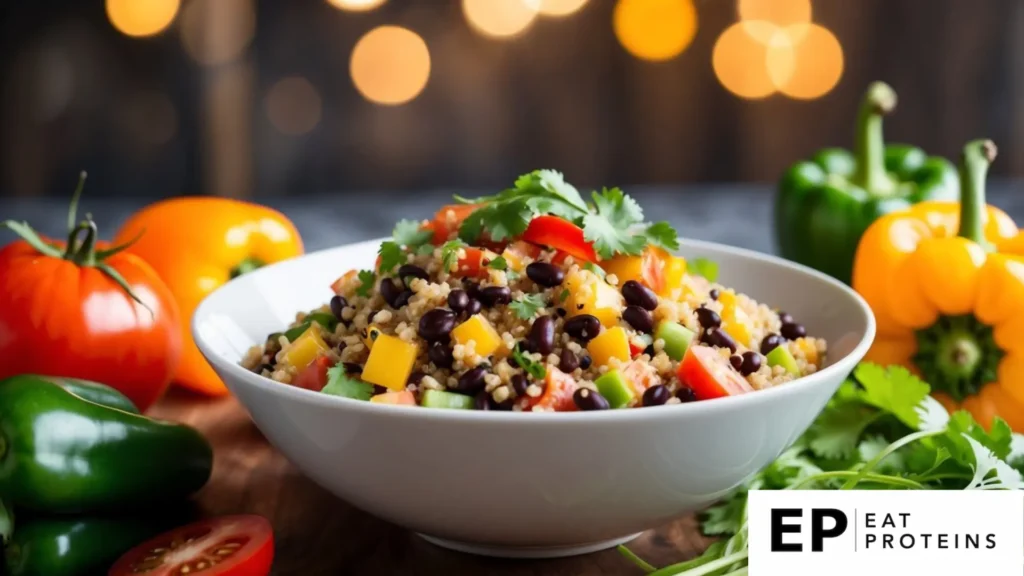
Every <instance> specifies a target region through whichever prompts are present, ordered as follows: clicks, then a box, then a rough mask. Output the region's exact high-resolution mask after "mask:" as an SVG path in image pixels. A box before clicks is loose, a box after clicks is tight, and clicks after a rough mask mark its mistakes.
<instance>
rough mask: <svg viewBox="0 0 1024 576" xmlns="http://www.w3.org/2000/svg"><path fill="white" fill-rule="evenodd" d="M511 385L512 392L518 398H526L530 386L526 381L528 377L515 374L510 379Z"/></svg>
mask: <svg viewBox="0 0 1024 576" xmlns="http://www.w3.org/2000/svg"><path fill="white" fill-rule="evenodd" d="M509 383H510V384H512V390H514V391H515V393H516V397H519V396H526V387H527V386H529V385H530V383H529V382H527V380H526V376H523V375H522V374H515V375H513V376H512V378H510V379H509Z"/></svg>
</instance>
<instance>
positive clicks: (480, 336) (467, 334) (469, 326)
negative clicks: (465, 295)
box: [452, 314, 501, 356]
mask: <svg viewBox="0 0 1024 576" xmlns="http://www.w3.org/2000/svg"><path fill="white" fill-rule="evenodd" d="M452 338H453V339H454V340H455V342H457V343H459V344H462V345H463V346H465V345H467V344H469V343H470V342H471V341H472V342H473V343H474V344H473V346H474V348H473V350H474V351H475V352H476V353H477V355H479V356H490V355H491V354H493V353H494V351H495V350H497V349H498V347H499V346H501V336H498V331H497V330H495V329H494V326H491V323H490V322H488V321H487V318H484V317H483V315H482V314H474V315H473V316H471V317H470V318H469V319H468V320H466V321H465V322H463V323H462V324H459V325H458V326H456V327H455V329H453V330H452Z"/></svg>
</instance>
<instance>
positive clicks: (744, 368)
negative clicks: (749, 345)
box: [739, 351, 761, 376]
mask: <svg viewBox="0 0 1024 576" xmlns="http://www.w3.org/2000/svg"><path fill="white" fill-rule="evenodd" d="M760 368H761V355H760V354H758V353H757V352H749V351H748V352H744V353H743V364H742V365H741V366H740V367H739V371H740V374H743V375H744V376H747V375H750V374H753V373H754V372H757V371H758V370H759V369H760Z"/></svg>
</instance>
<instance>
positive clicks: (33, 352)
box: [0, 220, 182, 411]
mask: <svg viewBox="0 0 1024 576" xmlns="http://www.w3.org/2000/svg"><path fill="white" fill-rule="evenodd" d="M83 231H84V232H85V238H81V236H82V234H78V233H79V232H83ZM75 233H76V234H78V236H79V237H78V238H76V239H75V242H74V245H75V246H77V247H78V249H77V251H76V253H75V254H72V255H67V254H65V252H66V251H65V248H64V243H60V242H48V241H47V240H45V239H43V242H44V243H45V244H46V245H45V246H44V247H42V249H40V248H37V247H33V246H32V245H30V244H29V242H26V241H25V240H19V241H16V242H13V243H11V244H9V245H7V246H6V247H5V248H4V249H3V250H0V358H2V359H3V360H0V378H7V377H8V376H14V375H16V374H43V375H47V376H65V377H69V378H81V379H84V380H93V381H96V382H103V383H104V384H107V385H109V386H112V387H114V388H116V389H117V390H119V391H121V392H122V393H124V395H125V396H127V397H128V398H130V399H131V401H132V402H134V403H135V405H136V406H138V407H139V410H143V411H145V410H146V409H147V408H149V406H150V405H152V404H153V402H155V401H156V400H157V399H158V398H159V397H160V396H161V395H162V394H163V393H164V390H166V389H167V385H168V384H169V383H170V381H171V378H172V376H173V375H174V371H175V370H176V369H177V367H178V362H179V360H180V359H181V353H182V335H181V330H180V328H179V327H178V326H179V325H178V306H177V304H175V301H174V297H173V296H172V295H171V292H170V290H168V289H167V286H166V285H165V284H164V283H163V281H161V280H160V278H159V277H158V276H157V274H156V272H154V271H153V269H152V268H151V267H150V266H149V265H148V264H146V263H145V262H143V261H142V260H141V259H140V258H139V257H138V256H135V255H132V254H129V253H127V252H120V253H116V254H112V255H104V254H103V250H109V249H110V247H109V246H107V245H104V244H102V243H96V242H95V241H94V240H95V236H96V225H95V224H93V223H92V222H91V220H86V221H85V222H83V223H82V224H80V225H78V226H77V227H76V228H75ZM101 266H105V267H108V268H109V269H110V270H113V271H114V274H116V275H119V276H121V277H122V278H123V279H124V282H125V284H127V286H128V287H130V289H131V291H132V293H134V294H135V295H136V296H138V298H139V299H140V300H141V301H142V302H144V303H145V306H143V305H142V304H140V303H139V302H136V301H135V300H134V299H133V298H132V297H131V295H129V293H128V291H126V290H125V288H124V287H122V286H121V285H119V284H118V282H117V281H116V280H115V279H114V278H113V277H112V276H113V275H114V274H107V273H106V272H104V271H103V269H101ZM146 306H148V307H149V310H147V309H146Z"/></svg>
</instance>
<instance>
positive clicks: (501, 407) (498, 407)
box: [491, 397, 513, 412]
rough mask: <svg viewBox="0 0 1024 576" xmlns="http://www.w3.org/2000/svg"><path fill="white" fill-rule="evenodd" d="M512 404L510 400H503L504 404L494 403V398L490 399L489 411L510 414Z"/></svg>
mask: <svg viewBox="0 0 1024 576" xmlns="http://www.w3.org/2000/svg"><path fill="white" fill-rule="evenodd" d="M512 404H513V401H512V398H505V401H504V402H495V401H494V398H493V397H492V398H491V410H495V411H497V412H511V411H512Z"/></svg>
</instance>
